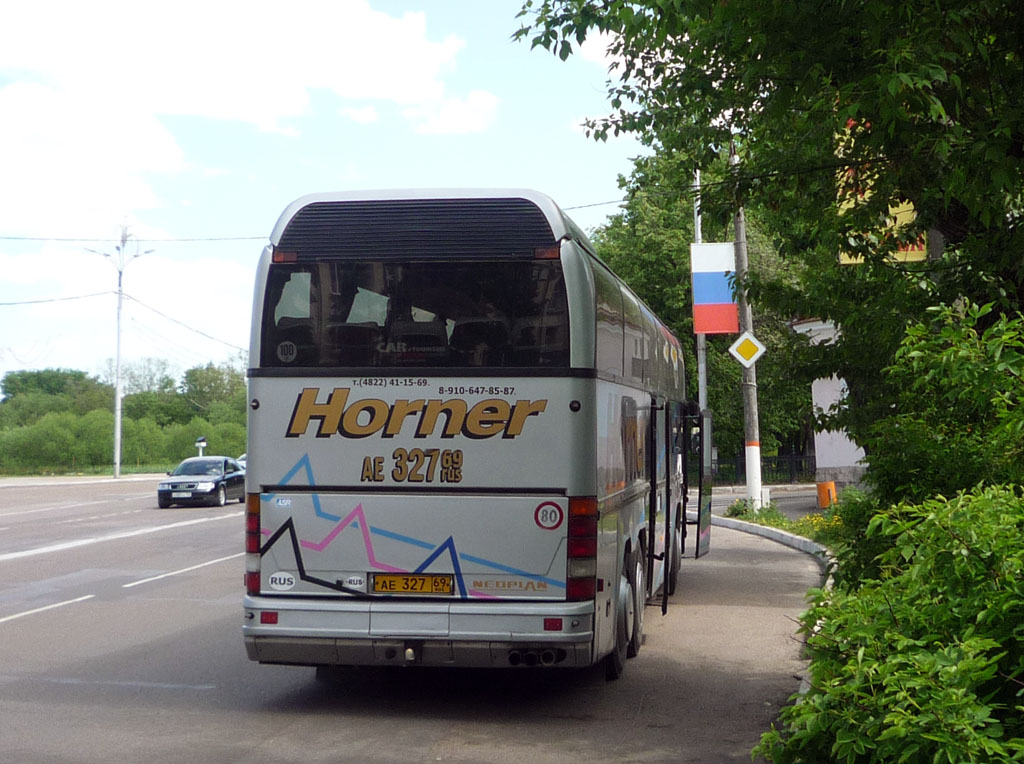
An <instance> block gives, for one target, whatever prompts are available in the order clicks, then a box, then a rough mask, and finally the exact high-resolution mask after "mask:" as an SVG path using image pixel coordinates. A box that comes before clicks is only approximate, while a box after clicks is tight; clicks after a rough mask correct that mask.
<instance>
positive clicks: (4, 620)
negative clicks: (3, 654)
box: [0, 594, 96, 623]
mask: <svg viewBox="0 0 1024 764" xmlns="http://www.w3.org/2000/svg"><path fill="white" fill-rule="evenodd" d="M95 596H96V595H95V594H86V595H85V596H84V597H78V598H76V599H73V600H65V601H64V602H55V603H54V604H52V605H46V606H44V607H37V608H35V609H34V610H25V611H23V612H21V613H15V614H14V615H8V616H4V617H3V618H0V623H7V622H8V621H13V620H14V619H15V618H24V617H25V616H27V615H35V614H36V613H43V612H46V611H47V610H53V609H54V608H58V607H64V606H65V605H74V604H75V603H76V602H85V601H86V600H91V599H92V598H93V597H95Z"/></svg>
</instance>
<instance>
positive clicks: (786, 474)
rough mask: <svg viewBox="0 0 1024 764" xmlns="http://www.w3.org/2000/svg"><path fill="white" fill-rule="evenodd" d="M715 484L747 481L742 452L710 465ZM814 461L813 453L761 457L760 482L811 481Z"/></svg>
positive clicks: (769, 483) (745, 461) (745, 462)
mask: <svg viewBox="0 0 1024 764" xmlns="http://www.w3.org/2000/svg"><path fill="white" fill-rule="evenodd" d="M711 471H712V474H713V475H714V479H715V483H716V484H717V485H740V484H743V483H746V482H747V460H746V456H745V455H744V454H742V453H740V454H737V455H736V456H735V457H734V458H733V459H731V460H728V461H723V460H721V459H720V460H718V461H717V462H716V463H714V464H712V465H711ZM814 475H815V461H814V456H813V454H812V455H810V456H802V455H800V454H784V455H782V456H762V457H761V482H762V483H763V484H764V485H771V484H773V483H774V484H776V485H777V484H779V483H813V482H814Z"/></svg>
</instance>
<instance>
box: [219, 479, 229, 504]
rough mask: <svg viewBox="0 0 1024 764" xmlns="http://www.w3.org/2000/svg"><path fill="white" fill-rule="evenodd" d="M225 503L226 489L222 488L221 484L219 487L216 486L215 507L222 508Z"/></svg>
mask: <svg viewBox="0 0 1024 764" xmlns="http://www.w3.org/2000/svg"><path fill="white" fill-rule="evenodd" d="M227 503H228V492H227V489H226V488H224V484H223V483H221V484H220V485H219V486H217V501H216V505H217V506H218V507H223V506H224V505H225V504H227Z"/></svg>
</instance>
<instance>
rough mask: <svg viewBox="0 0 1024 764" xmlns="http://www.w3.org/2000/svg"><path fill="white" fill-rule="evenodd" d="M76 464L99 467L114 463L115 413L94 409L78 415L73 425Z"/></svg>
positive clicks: (73, 451)
mask: <svg viewBox="0 0 1024 764" xmlns="http://www.w3.org/2000/svg"><path fill="white" fill-rule="evenodd" d="M72 433H73V435H74V446H73V448H72V454H73V456H74V465H75V466H90V467H98V466H101V465H104V464H111V465H112V464H113V463H114V414H113V413H112V412H110V411H106V410H105V409H93V410H92V411H90V412H89V413H88V414H85V415H83V416H80V417H77V418H76V419H75V421H74V424H73V426H72Z"/></svg>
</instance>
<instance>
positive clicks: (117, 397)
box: [88, 226, 153, 478]
mask: <svg viewBox="0 0 1024 764" xmlns="http://www.w3.org/2000/svg"><path fill="white" fill-rule="evenodd" d="M129 238H132V237H131V235H130V234H129V233H128V226H121V244H120V245H119V246H115V247H114V249H115V250H117V256H116V257H115V256H114V255H112V254H110V253H109V252H98V251H97V250H94V249H90V250H88V251H89V252H92V253H94V254H97V255H103V256H104V257H107V258H110V261H111V262H112V263H113V264H114V268H116V269H117V352H116V353H115V355H114V477H115V478H119V477H121V397H122V396H121V307H122V305H123V304H124V289H123V281H124V269H125V266H126V265H128V263H130V262H131V261H132V260H134V259H135V258H136V257H141V256H142V255H148V254H149V253H150V252H152V251H153V250H151V249H147V250H146V251H145V252H139V251H138V245H137V242H138V240H137V239H136V251H135V254H134V255H132V256H131V257H130V258H128V260H127V261H125V255H126V253H127V248H128V239H129Z"/></svg>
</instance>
